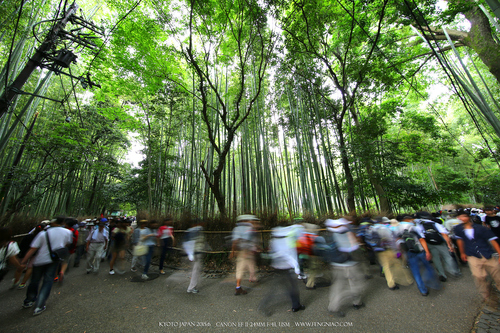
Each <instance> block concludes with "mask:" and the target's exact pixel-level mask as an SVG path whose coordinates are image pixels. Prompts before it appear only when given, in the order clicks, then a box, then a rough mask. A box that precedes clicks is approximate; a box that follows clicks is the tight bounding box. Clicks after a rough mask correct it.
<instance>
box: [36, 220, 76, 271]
mask: <svg viewBox="0 0 500 333" xmlns="http://www.w3.org/2000/svg"><path fill="white" fill-rule="evenodd" d="M46 233H48V236H49V240H50V247H51V248H52V251H54V250H57V249H62V248H63V247H65V246H66V245H68V244H71V243H73V233H72V232H71V231H70V230H69V229H66V228H63V227H51V228H49V229H48V230H46V231H42V232H40V233H39V234H38V235H36V237H35V239H33V241H32V242H31V247H34V248H36V249H38V252H37V254H36V256H35V258H34V259H33V266H42V265H46V264H50V263H52V259H50V252H49V247H48V246H47V237H46V236H45V234H46Z"/></svg>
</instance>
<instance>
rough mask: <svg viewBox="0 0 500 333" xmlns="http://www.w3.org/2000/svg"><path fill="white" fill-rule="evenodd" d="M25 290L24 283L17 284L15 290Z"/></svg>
mask: <svg viewBox="0 0 500 333" xmlns="http://www.w3.org/2000/svg"><path fill="white" fill-rule="evenodd" d="M24 288H26V283H19V286H17V289H24Z"/></svg>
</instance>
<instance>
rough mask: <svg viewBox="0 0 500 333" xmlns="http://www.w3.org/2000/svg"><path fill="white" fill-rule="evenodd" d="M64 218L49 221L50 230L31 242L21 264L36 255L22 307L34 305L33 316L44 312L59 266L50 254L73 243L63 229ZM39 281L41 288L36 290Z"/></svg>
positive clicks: (41, 233) (71, 238)
mask: <svg viewBox="0 0 500 333" xmlns="http://www.w3.org/2000/svg"><path fill="white" fill-rule="evenodd" d="M64 220H65V218H64V217H58V218H56V219H54V220H52V221H51V225H50V228H48V229H47V230H45V231H44V232H40V233H39V234H38V235H37V236H36V237H35V239H33V242H32V243H31V249H30V250H29V251H28V253H26V256H25V257H24V259H23V261H22V263H21V264H26V262H28V260H29V259H30V258H31V257H32V256H33V255H34V254H35V253H36V256H35V258H34V259H33V274H32V276H31V282H30V284H29V286H28V288H27V291H26V299H25V300H24V304H23V307H24V308H31V307H32V306H33V305H35V310H34V311H33V315H34V316H36V315H39V314H41V313H42V312H43V311H45V308H46V307H45V303H46V301H47V299H48V298H49V295H50V290H51V289H52V284H53V283H54V277H55V276H56V273H57V267H58V266H59V264H60V261H59V260H58V259H52V257H51V252H52V253H53V252H55V251H58V250H60V249H63V248H65V247H66V246H68V245H70V244H71V243H72V241H73V235H72V234H71V231H69V230H68V229H66V228H63V227H62V226H63V224H64ZM40 281H42V287H41V288H40V290H38V287H39V284H40Z"/></svg>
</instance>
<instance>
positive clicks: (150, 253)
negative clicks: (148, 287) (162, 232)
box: [143, 245, 155, 274]
mask: <svg viewBox="0 0 500 333" xmlns="http://www.w3.org/2000/svg"><path fill="white" fill-rule="evenodd" d="M154 251H155V246H154V245H149V251H148V253H146V264H145V265H144V272H143V274H148V271H149V266H150V265H151V259H152V258H153V252H154Z"/></svg>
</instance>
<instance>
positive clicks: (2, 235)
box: [0, 228, 26, 289]
mask: <svg viewBox="0 0 500 333" xmlns="http://www.w3.org/2000/svg"><path fill="white" fill-rule="evenodd" d="M11 236H12V231H11V230H10V229H7V228H0V281H2V280H3V278H4V277H5V275H7V272H8V271H9V270H8V268H7V266H8V264H11V265H14V266H15V267H16V268H17V269H16V273H15V276H14V280H13V281H12V284H11V287H10V288H11V289H14V288H15V287H17V284H18V283H19V279H20V278H21V274H22V272H23V269H24V268H25V267H26V266H25V265H22V264H21V263H20V262H19V257H18V254H19V252H20V249H19V246H18V245H17V243H16V242H13V241H11Z"/></svg>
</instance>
